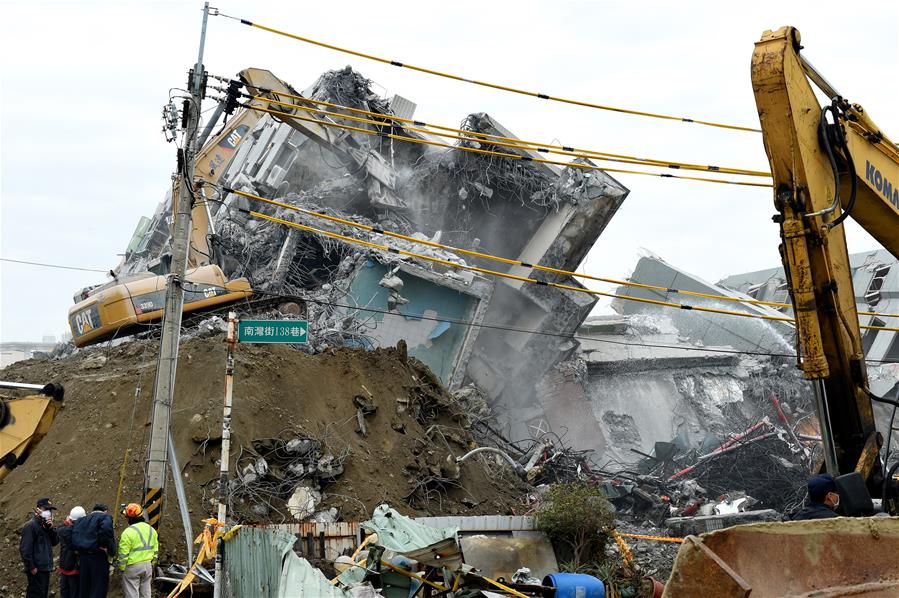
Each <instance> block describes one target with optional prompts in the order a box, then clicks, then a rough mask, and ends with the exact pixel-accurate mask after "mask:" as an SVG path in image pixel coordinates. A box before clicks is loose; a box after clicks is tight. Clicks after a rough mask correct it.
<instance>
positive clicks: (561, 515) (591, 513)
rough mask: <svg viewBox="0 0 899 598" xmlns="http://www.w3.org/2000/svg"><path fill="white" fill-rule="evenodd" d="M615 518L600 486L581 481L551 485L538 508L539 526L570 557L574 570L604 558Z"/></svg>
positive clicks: (563, 553)
mask: <svg viewBox="0 0 899 598" xmlns="http://www.w3.org/2000/svg"><path fill="white" fill-rule="evenodd" d="M613 520H614V516H613V510H612V506H611V505H610V504H609V501H608V500H606V498H605V496H603V494H602V492H601V491H600V490H599V488H597V487H596V486H590V485H588V484H584V483H581V482H574V483H569V484H556V485H554V486H552V487H551V488H550V489H549V491H548V492H547V493H546V497H545V499H544V502H543V504H542V505H541V506H540V509H539V510H538V511H537V528H538V529H540V530H541V531H542V532H543V533H545V534H546V535H547V536H548V537H549V538H550V540H552V542H553V545H554V546H555V547H556V549H557V550H560V549H561V552H562V555H564V556H569V557H570V559H571V568H572V569H575V570H576V569H578V568H580V567H581V566H583V565H588V564H593V563H598V562H599V561H601V560H602V558H603V554H604V552H605V547H606V543H607V542H608V539H609V530H610V529H611V527H612V522H613Z"/></svg>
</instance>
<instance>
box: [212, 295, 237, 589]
mask: <svg viewBox="0 0 899 598" xmlns="http://www.w3.org/2000/svg"><path fill="white" fill-rule="evenodd" d="M227 343H228V357H227V360H226V362H225V406H224V408H223V410H222V456H221V459H220V461H221V469H220V470H219V492H218V494H219V504H218V515H217V516H216V519H217V520H218V523H219V525H225V519H226V517H227V516H228V483H229V481H228V470H229V468H230V453H231V403H232V399H233V394H234V348H235V347H236V346H237V314H236V313H235V312H233V311H232V312H229V313H228V339H227ZM223 578H224V572H223V567H222V538H221V536H220V537H219V539H218V542H217V543H216V550H215V583H214V585H213V588H212V596H213V598H221V595H222V579H223Z"/></svg>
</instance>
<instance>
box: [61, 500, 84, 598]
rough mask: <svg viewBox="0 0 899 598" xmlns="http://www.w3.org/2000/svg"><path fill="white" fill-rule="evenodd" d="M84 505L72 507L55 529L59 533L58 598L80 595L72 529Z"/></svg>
mask: <svg viewBox="0 0 899 598" xmlns="http://www.w3.org/2000/svg"><path fill="white" fill-rule="evenodd" d="M84 515H85V513H84V507H73V508H72V510H71V511H70V512H69V516H68V517H66V520H65V521H63V522H62V525H60V526H59V527H58V528H57V529H56V533H58V534H59V568H58V569H57V572H58V573H59V598H78V597H79V596H80V587H79V586H80V585H81V576H80V573H81V570H80V569H79V566H78V555H77V554H75V547H74V546H73V545H72V531H73V530H74V526H75V522H76V521H78V520H79V519H81V518H82V517H84Z"/></svg>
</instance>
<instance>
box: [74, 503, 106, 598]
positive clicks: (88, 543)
mask: <svg viewBox="0 0 899 598" xmlns="http://www.w3.org/2000/svg"><path fill="white" fill-rule="evenodd" d="M72 545H73V546H75V550H77V551H78V558H79V559H80V570H81V575H80V577H81V580H80V581H81V583H80V584H79V592H80V597H79V598H106V593H107V591H108V590H109V565H110V564H111V563H112V561H113V559H115V551H116V545H115V533H114V532H113V529H112V517H111V516H110V515H109V507H107V506H106V505H104V504H103V503H97V504H95V505H94V508H93V510H92V511H91V512H90V514H89V515H87V516H86V517H82V518H81V519H79V520H78V521H77V522H76V523H75V528H74V529H73V530H72Z"/></svg>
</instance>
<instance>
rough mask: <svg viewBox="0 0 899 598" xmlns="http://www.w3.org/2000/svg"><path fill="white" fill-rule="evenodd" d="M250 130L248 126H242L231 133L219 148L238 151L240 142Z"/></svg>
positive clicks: (221, 142)
mask: <svg viewBox="0 0 899 598" xmlns="http://www.w3.org/2000/svg"><path fill="white" fill-rule="evenodd" d="M249 130H250V127H248V126H247V125H240V126H239V127H237V128H236V129H234V130H233V131H231V133H229V134H228V136H227V137H225V138H224V139H222V140H221V141H220V142H219V147H220V148H222V149H224V150H228V151H234V149H236V148H237V146H238V145H240V142H241V141H242V140H243V136H244V135H245V134H246V132H247V131H249Z"/></svg>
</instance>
